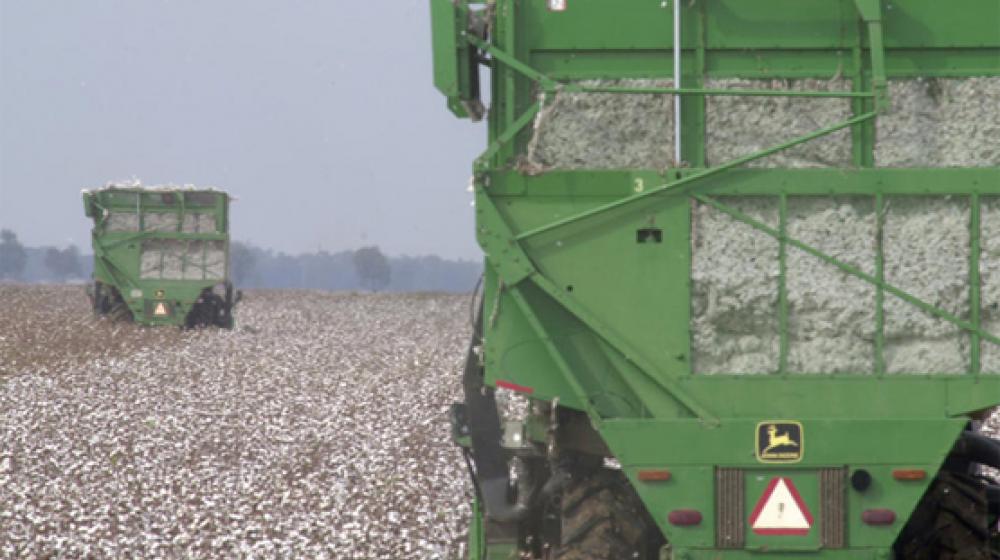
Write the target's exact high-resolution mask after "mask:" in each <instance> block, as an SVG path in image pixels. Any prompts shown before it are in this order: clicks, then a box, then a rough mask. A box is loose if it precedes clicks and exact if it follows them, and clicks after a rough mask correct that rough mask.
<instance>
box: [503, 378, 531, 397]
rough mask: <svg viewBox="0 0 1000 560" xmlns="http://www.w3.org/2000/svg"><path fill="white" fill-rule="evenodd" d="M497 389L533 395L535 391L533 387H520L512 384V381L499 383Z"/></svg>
mask: <svg viewBox="0 0 1000 560" xmlns="http://www.w3.org/2000/svg"><path fill="white" fill-rule="evenodd" d="M497 388H499V389H510V390H511V391H517V392H518V393H525V394H528V395H530V394H532V393H534V392H535V390H534V389H533V388H531V387H525V386H524V385H518V384H517V383H511V382H510V381H503V380H500V381H497Z"/></svg>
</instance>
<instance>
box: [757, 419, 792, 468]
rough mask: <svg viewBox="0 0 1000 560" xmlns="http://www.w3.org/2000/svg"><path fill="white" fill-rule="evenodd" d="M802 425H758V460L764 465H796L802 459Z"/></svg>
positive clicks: (778, 423) (781, 423)
mask: <svg viewBox="0 0 1000 560" xmlns="http://www.w3.org/2000/svg"><path fill="white" fill-rule="evenodd" d="M802 447H803V440H802V424H800V423H798V422H761V423H760V424H757V460H758V461H760V462H762V463H795V462H798V461H800V460H801V459H802Z"/></svg>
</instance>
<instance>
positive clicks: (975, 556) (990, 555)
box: [896, 472, 1000, 560]
mask: <svg viewBox="0 0 1000 560" xmlns="http://www.w3.org/2000/svg"><path fill="white" fill-rule="evenodd" d="M987 487H988V485H985V484H983V482H982V481H981V480H978V479H977V478H976V477H972V476H966V475H959V474H954V473H948V472H942V473H941V474H939V475H938V477H937V479H936V480H935V481H934V483H933V484H932V485H931V487H930V488H929V489H928V491H927V493H926V494H925V495H924V497H923V499H922V500H921V501H920V504H919V505H918V506H917V509H916V511H915V512H914V514H913V516H912V517H911V518H910V521H909V523H908V524H907V527H906V528H905V529H904V530H903V533H902V534H901V535H900V538H899V540H898V541H897V543H896V551H897V555H898V558H900V559H901V560H996V559H1000V548H998V546H997V545H998V544H1000V543H998V542H997V540H996V539H997V535H996V533H995V530H996V529H995V524H996V522H997V520H996V515H995V514H993V515H992V519H991V512H990V507H989V500H988V498H987V492H986V489H987ZM991 533H992V534H991Z"/></svg>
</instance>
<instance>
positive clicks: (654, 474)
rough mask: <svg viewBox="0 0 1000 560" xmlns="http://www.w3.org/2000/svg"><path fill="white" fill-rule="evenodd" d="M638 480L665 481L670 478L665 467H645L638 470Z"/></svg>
mask: <svg viewBox="0 0 1000 560" xmlns="http://www.w3.org/2000/svg"><path fill="white" fill-rule="evenodd" d="M639 480H641V481H643V482H666V481H668V480H670V471H668V470H667V469H646V470H641V471H639Z"/></svg>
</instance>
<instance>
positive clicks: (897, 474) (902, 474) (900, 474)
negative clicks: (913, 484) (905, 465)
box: [892, 469, 927, 480]
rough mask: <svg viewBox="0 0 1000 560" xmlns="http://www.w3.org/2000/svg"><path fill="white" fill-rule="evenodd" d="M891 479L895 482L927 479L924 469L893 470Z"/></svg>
mask: <svg viewBox="0 0 1000 560" xmlns="http://www.w3.org/2000/svg"><path fill="white" fill-rule="evenodd" d="M892 478H895V479H896V480H923V479H925V478H927V471H925V470H924V469H895V470H893V471H892Z"/></svg>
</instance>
